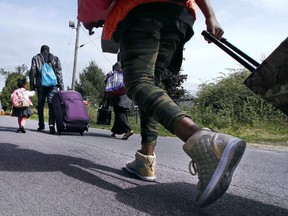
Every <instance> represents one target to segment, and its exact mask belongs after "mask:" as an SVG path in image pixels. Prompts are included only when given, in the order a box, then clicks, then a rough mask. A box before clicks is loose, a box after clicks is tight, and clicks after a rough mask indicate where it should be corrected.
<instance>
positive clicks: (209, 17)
mask: <svg viewBox="0 0 288 216" xmlns="http://www.w3.org/2000/svg"><path fill="white" fill-rule="evenodd" d="M196 4H197V5H198V7H199V8H200V10H201V11H202V13H203V15H204V16H205V19H206V21H205V23H206V26H207V31H208V32H210V33H211V34H213V35H214V36H215V37H216V38H218V39H220V38H221V37H222V35H223V34H224V31H223V29H222V27H221V26H220V24H219V23H218V21H217V19H216V16H215V13H214V10H213V8H212V6H211V4H210V1H209V0H196Z"/></svg>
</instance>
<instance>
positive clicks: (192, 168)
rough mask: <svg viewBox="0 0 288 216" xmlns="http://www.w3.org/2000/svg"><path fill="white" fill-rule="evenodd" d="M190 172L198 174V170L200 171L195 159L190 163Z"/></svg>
mask: <svg viewBox="0 0 288 216" xmlns="http://www.w3.org/2000/svg"><path fill="white" fill-rule="evenodd" d="M189 172H190V173H191V175H193V176H195V175H196V174H197V172H198V169H197V166H196V163H195V162H194V161H193V160H191V161H190V163H189Z"/></svg>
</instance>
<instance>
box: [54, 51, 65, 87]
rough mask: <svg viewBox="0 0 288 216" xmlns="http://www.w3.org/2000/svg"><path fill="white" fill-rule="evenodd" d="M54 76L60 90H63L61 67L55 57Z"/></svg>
mask: <svg viewBox="0 0 288 216" xmlns="http://www.w3.org/2000/svg"><path fill="white" fill-rule="evenodd" d="M55 74H56V77H57V82H58V86H59V88H60V90H64V83H63V76H62V67H61V63H60V60H59V58H58V57H57V56H55Z"/></svg>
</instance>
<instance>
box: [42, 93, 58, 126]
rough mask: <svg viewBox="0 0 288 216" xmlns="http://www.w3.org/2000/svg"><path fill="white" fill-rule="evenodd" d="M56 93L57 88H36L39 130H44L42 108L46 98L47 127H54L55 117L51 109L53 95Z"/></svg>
mask: <svg viewBox="0 0 288 216" xmlns="http://www.w3.org/2000/svg"><path fill="white" fill-rule="evenodd" d="M56 92H58V88H57V87H38V88H37V95H38V108H37V109H38V121H39V122H38V126H39V128H43V129H44V128H45V124H44V107H45V102H46V98H47V102H48V108H49V111H48V112H49V118H48V122H49V125H53V126H54V125H55V117H54V111H53V107H52V97H53V96H54V94H55V93H56Z"/></svg>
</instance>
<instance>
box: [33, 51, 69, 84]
mask: <svg viewBox="0 0 288 216" xmlns="http://www.w3.org/2000/svg"><path fill="white" fill-rule="evenodd" d="M44 62H47V63H48V64H50V65H51V66H52V68H53V70H54V72H55V75H56V77H57V85H56V86H57V87H59V88H60V90H64V84H63V76H62V67H61V63H60V60H59V58H58V57H57V56H54V55H53V54H52V53H49V54H48V55H47V54H45V53H39V54H37V55H36V56H34V57H33V58H32V62H31V69H30V71H29V79H30V88H31V89H32V90H35V89H36V88H38V87H40V86H41V68H42V65H43V64H44Z"/></svg>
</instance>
